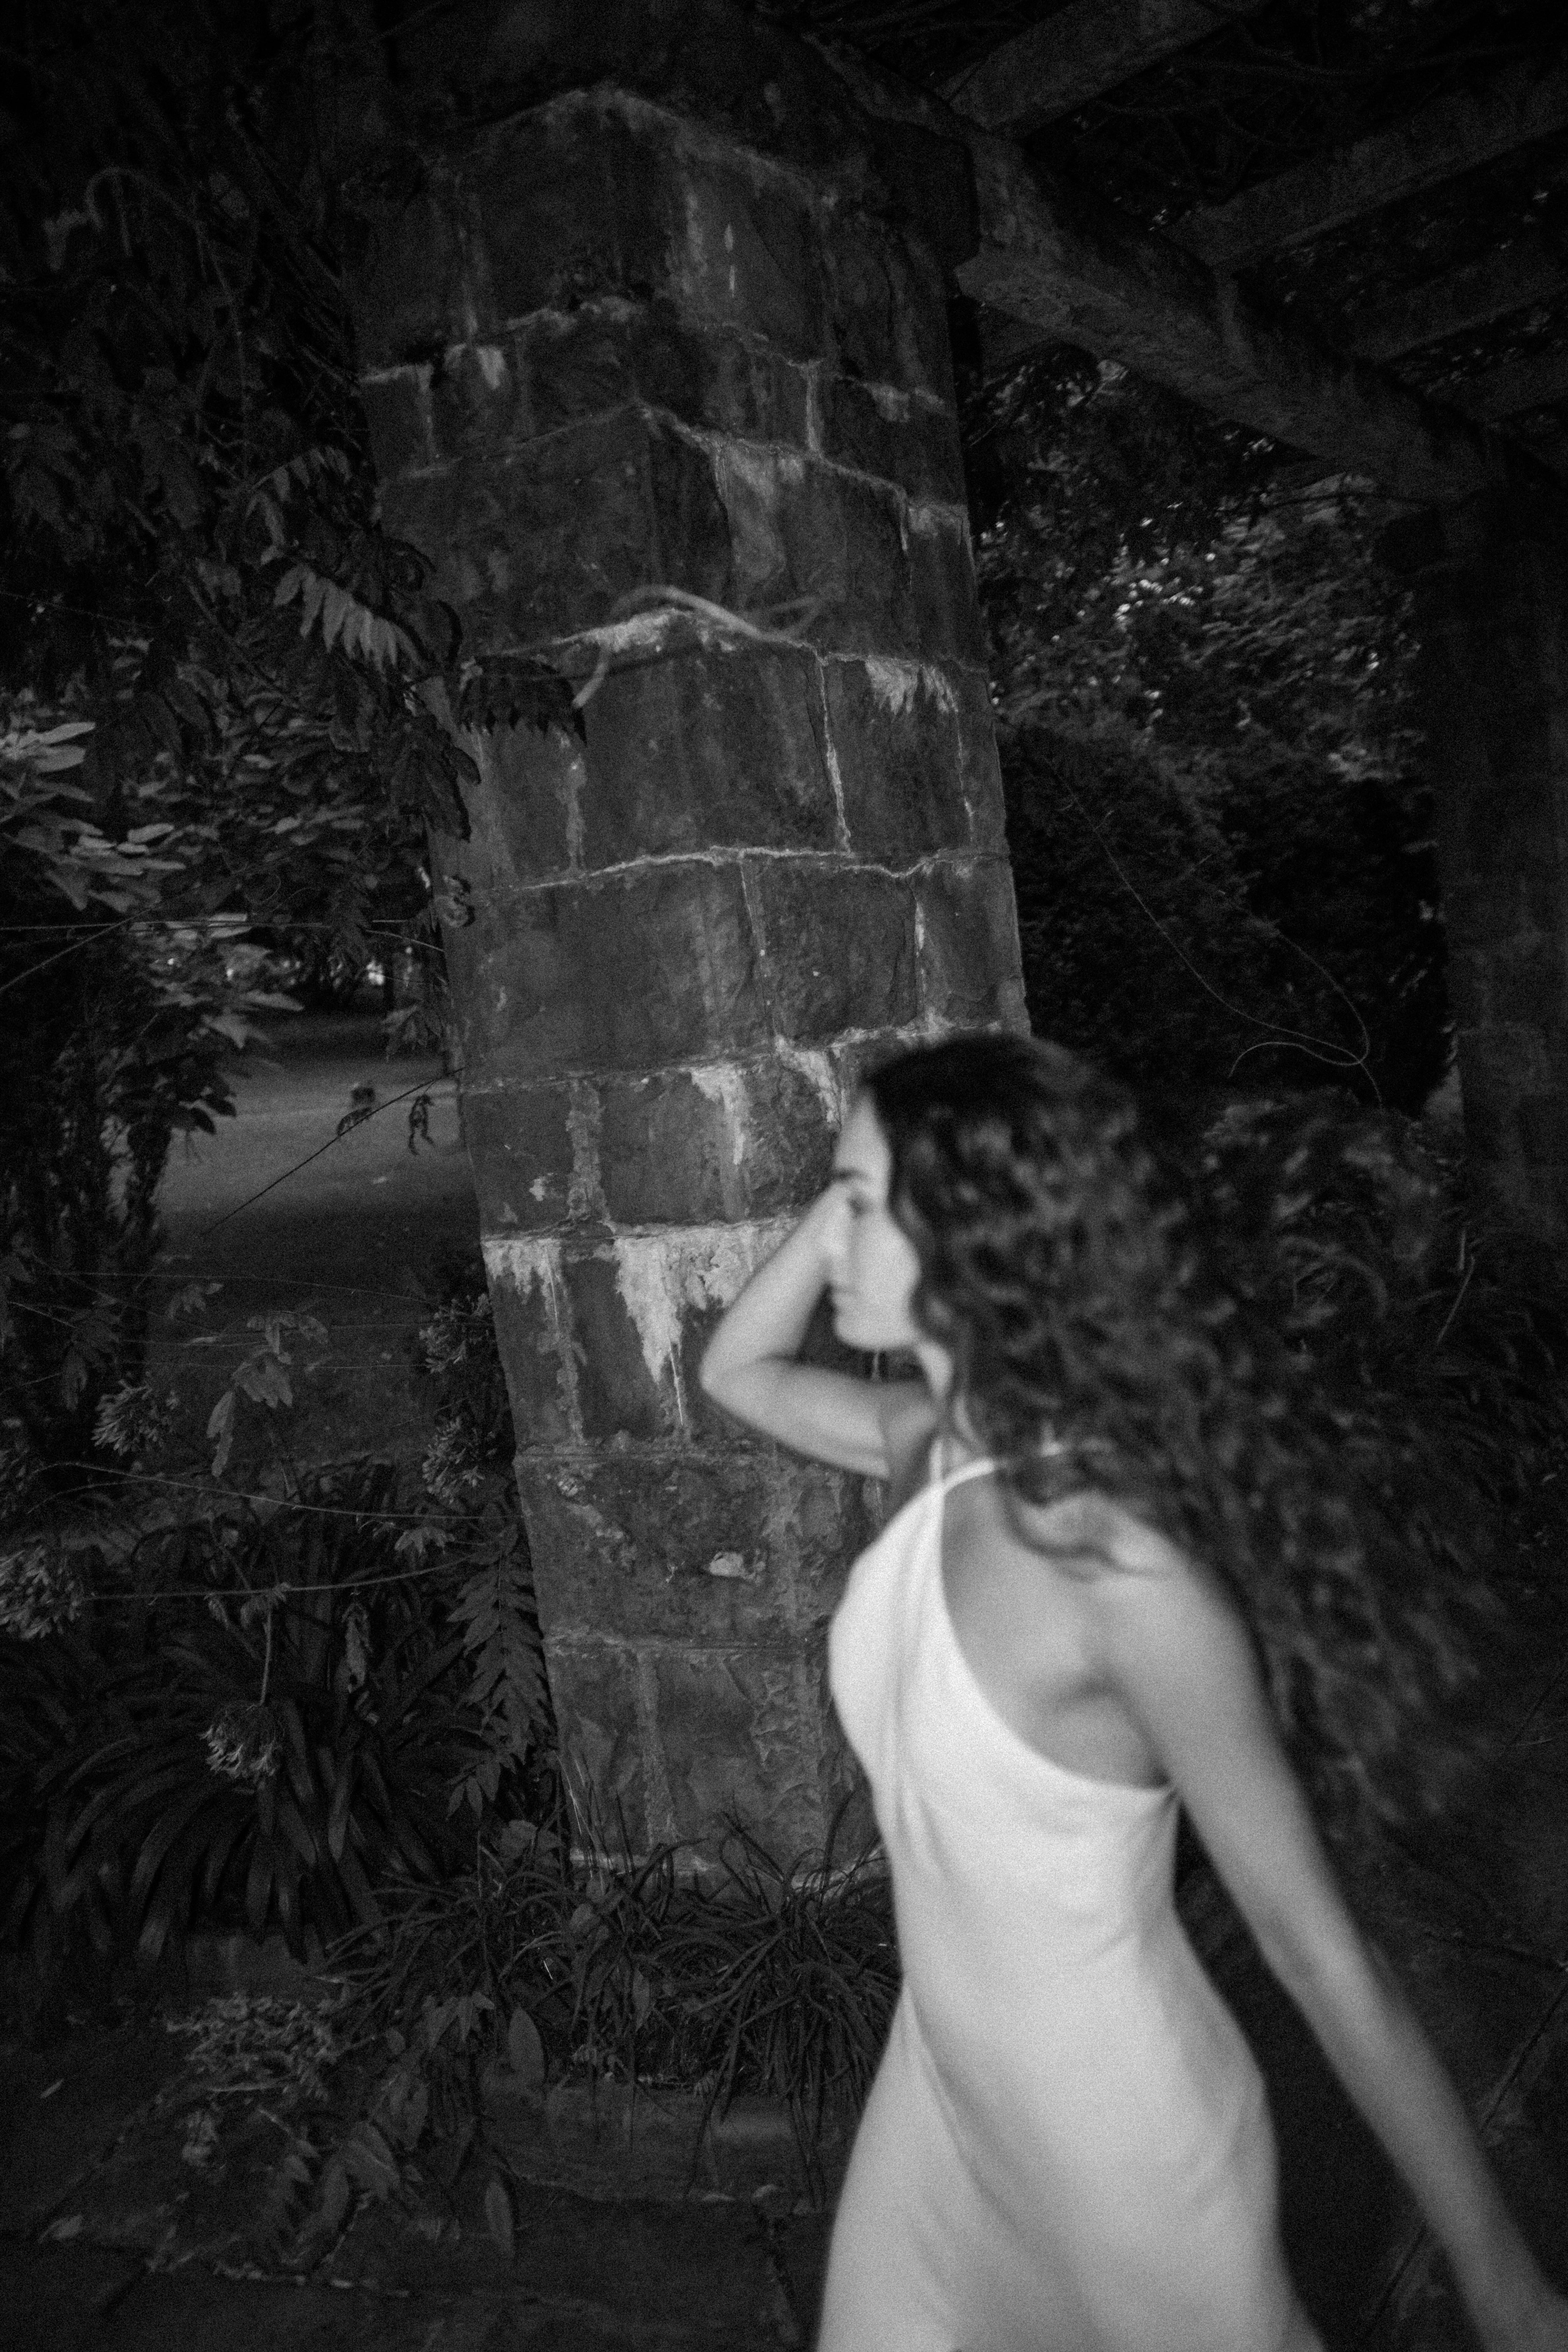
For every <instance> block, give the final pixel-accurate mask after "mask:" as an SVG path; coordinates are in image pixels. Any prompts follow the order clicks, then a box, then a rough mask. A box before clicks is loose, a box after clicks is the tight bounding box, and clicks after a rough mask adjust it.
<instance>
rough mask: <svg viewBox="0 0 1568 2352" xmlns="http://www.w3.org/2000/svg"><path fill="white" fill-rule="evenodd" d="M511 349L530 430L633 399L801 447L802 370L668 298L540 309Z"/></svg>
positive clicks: (748, 436)
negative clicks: (688, 315) (684, 312)
mask: <svg viewBox="0 0 1568 2352" xmlns="http://www.w3.org/2000/svg"><path fill="white" fill-rule="evenodd" d="M515 346H516V351H517V355H518V364H519V368H520V370H521V373H522V374H523V377H524V380H525V383H526V417H525V421H526V427H527V430H528V431H530V432H532V433H551V432H554V431H556V430H557V429H558V428H559V427H560V426H562V425H572V424H575V423H576V422H577V421H578V420H579V419H580V418H583V417H587V416H597V415H605V414H606V413H607V412H608V411H609V410H611V409H613V408H616V407H618V406H621V405H622V404H624V403H625V402H626V401H627V400H628V399H630V398H632V397H633V396H637V397H638V398H641V399H643V400H646V401H647V402H648V403H649V404H650V405H651V406H653V407H656V408H664V409H668V411H669V412H670V414H671V415H675V416H678V417H679V418H680V420H681V422H682V423H683V424H687V425H699V426H702V427H705V428H707V429H709V430H710V431H715V432H720V433H730V434H735V435H737V436H740V437H741V438H742V439H743V440H751V441H784V442H790V443H793V444H795V446H799V447H802V448H804V447H805V444H806V440H807V435H808V427H807V415H808V406H809V395H808V383H807V375H806V371H805V368H804V367H803V366H801V365H799V364H797V363H795V362H792V361H790V360H787V359H785V358H784V357H783V356H782V355H781V354H780V353H778V352H773V351H770V350H768V349H766V348H765V347H764V346H763V345H761V344H758V343H754V342H748V341H746V340H745V338H744V337H743V336H742V335H741V334H739V333H736V332H734V331H731V330H728V329H725V328H722V327H720V326H718V325H715V324H714V323H713V322H712V321H710V320H702V321H701V322H700V323H694V322H693V321H691V320H685V319H683V318H682V317H681V316H680V314H679V311H677V310H675V308H674V307H673V305H672V304H670V303H668V302H665V301H655V302H651V303H632V302H627V301H625V300H622V299H608V300H601V301H598V302H595V303H594V304H592V305H591V306H588V307H586V308H584V309H583V310H577V311H574V312H571V313H569V314H563V313H561V312H558V311H543V312H541V313H539V314H538V315H537V316H535V317H534V318H532V319H531V320H528V321H527V322H526V323H525V324H524V325H523V326H521V328H520V329H519V330H518V331H517V333H516V338H515Z"/></svg>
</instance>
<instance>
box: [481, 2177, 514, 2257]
mask: <svg viewBox="0 0 1568 2352" xmlns="http://www.w3.org/2000/svg"><path fill="white" fill-rule="evenodd" d="M485 2227H486V2229H487V2230H488V2231H489V2233H490V2237H491V2240H492V2242H494V2244H495V2246H496V2249H497V2251H498V2252H500V2256H501V2258H502V2260H503V2261H504V2262H509V2263H510V2261H511V2259H512V2257H513V2254H514V2253H515V2252H516V2249H517V2221H516V2217H515V2215H514V2214H513V2211H512V2203H511V2191H510V2189H509V2188H508V2187H507V2185H506V2182H505V2181H504V2180H503V2179H501V2177H500V2173H499V2172H497V2173H492V2174H491V2175H490V2179H489V2186H488V2188H487V2189H486V2190H485Z"/></svg>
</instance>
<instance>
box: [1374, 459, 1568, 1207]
mask: <svg viewBox="0 0 1568 2352" xmlns="http://www.w3.org/2000/svg"><path fill="white" fill-rule="evenodd" d="M1557 523H1558V519H1557V517H1556V515H1555V513H1554V512H1552V513H1543V512H1542V509H1540V508H1539V507H1538V506H1537V507H1532V506H1531V505H1530V504H1529V503H1528V502H1527V501H1526V499H1524V498H1523V497H1522V496H1519V495H1515V496H1513V497H1511V498H1498V499H1487V500H1479V501H1475V502H1473V503H1470V504H1467V505H1465V506H1461V507H1455V508H1449V509H1442V510H1440V511H1435V512H1432V513H1429V514H1426V515H1423V516H1420V517H1418V518H1414V519H1412V520H1410V521H1408V522H1405V523H1401V524H1399V525H1397V526H1396V527H1395V528H1394V530H1393V531H1391V532H1390V534H1389V537H1388V541H1387V545H1388V550H1389V552H1390V554H1391V556H1392V558H1393V561H1394V564H1395V566H1396V568H1397V569H1398V571H1399V572H1401V573H1402V575H1403V576H1404V577H1405V579H1406V580H1407V581H1408V582H1409V583H1410V584H1411V586H1412V588H1413V590H1414V592H1415V623H1416V629H1417V632H1418V635H1419V638H1420V645H1421V653H1420V660H1419V665H1418V671H1417V678H1418V694H1419V698H1420V716H1421V719H1422V720H1423V723H1424V725H1425V729H1426V758H1427V761H1428V764H1429V767H1430V770H1431V772H1432V776H1433V781H1434V784H1435V786H1436V799H1437V811H1438V858H1439V868H1440V872H1441V877H1442V884H1443V910H1444V918H1445V921H1446V923H1447V934H1448V955H1449V985H1450V991H1451V994H1452V998H1453V1003H1454V1011H1455V1016H1456V1021H1457V1024H1458V1052H1459V1077H1460V1085H1461V1087H1462V1090H1463V1097H1464V1108H1465V1134H1466V1142H1467V1147H1468V1157H1469V1160H1470V1164H1471V1168H1472V1171H1473V1174H1474V1176H1475V1178H1476V1180H1477V1182H1478V1187H1479V1192H1480V1194H1481V1197H1482V1198H1483V1200H1484V1201H1485V1202H1487V1203H1488V1205H1489V1208H1490V1211H1491V1213H1492V1214H1493V1215H1494V1216H1495V1217H1496V1219H1497V1220H1498V1222H1499V1223H1500V1225H1501V1226H1503V1227H1504V1228H1505V1229H1507V1230H1510V1231H1511V1232H1513V1233H1515V1234H1522V1235H1526V1236H1528V1237H1530V1238H1531V1239H1532V1240H1535V1241H1539V1242H1544V1243H1546V1244H1549V1245H1551V1246H1552V1247H1553V1248H1561V1247H1563V1245H1564V1244H1568V543H1565V542H1564V541H1563V535H1562V531H1561V528H1560V527H1554V526H1557Z"/></svg>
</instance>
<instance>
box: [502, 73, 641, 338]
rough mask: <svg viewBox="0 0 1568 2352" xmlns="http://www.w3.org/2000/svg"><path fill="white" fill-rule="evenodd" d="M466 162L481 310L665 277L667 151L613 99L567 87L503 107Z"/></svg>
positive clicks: (548, 303)
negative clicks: (559, 96)
mask: <svg viewBox="0 0 1568 2352" xmlns="http://www.w3.org/2000/svg"><path fill="white" fill-rule="evenodd" d="M468 168H469V173H470V175H471V180H472V184H473V189H474V201H475V207H476V212H477V216H478V221H479V236H480V237H481V239H482V242H483V249H484V256H485V261H486V264H487V268H488V274H489V301H490V319H491V320H494V321H496V322H506V321H509V320H518V319H522V318H526V317H527V316H528V315H529V314H530V313H531V311H535V310H572V309H574V308H575V307H576V306H577V305H578V304H579V303H582V302H584V301H586V300H590V299H592V298H593V297H594V296H595V295H600V294H608V293H618V294H626V295H630V296H645V295H647V294H649V293H651V292H653V291H654V290H655V289H657V288H658V287H661V286H663V285H664V284H665V283H666V282H667V281H668V277H669V274H670V269H671V266H672V261H673V257H674V252H675V247H676V241H677V239H678V237H679V232H680V227H681V224H682V215H683V212H684V205H683V202H682V195H683V190H682V184H681V170H680V165H679V159H678V158H677V156H676V154H675V153H674V151H673V148H669V149H668V150H666V151H665V152H660V150H659V148H658V145H657V144H656V142H654V141H653V140H651V139H649V138H647V137H646V136H640V135H639V134H638V133H637V131H635V130H634V129H633V128H632V126H631V125H629V124H628V123H627V122H626V121H625V120H624V118H623V117H622V116H621V115H620V114H618V113H617V112H616V110H614V109H613V108H611V107H605V106H602V105H599V104H596V103H595V101H594V100H591V99H584V98H578V97H572V98H566V99H563V100H556V101H555V102H554V103H553V104H552V105H549V106H545V107H541V108H538V109H536V110H534V111H532V112H531V113H528V114H522V115H513V116H512V117H511V119H510V121H504V122H498V123H495V124H492V125H491V126H490V127H489V128H488V129H486V130H485V131H481V132H480V133H479V136H478V138H477V139H476V141H475V142H474V147H473V152H472V160H471V163H470V164H469V167H468ZM487 323H489V322H488V321H486V320H483V319H481V321H480V327H481V331H484V328H485V326H486V324H487Z"/></svg>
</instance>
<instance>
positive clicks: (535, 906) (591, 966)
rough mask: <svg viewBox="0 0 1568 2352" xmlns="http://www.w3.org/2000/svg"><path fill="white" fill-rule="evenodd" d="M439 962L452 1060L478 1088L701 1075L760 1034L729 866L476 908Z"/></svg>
mask: <svg viewBox="0 0 1568 2352" xmlns="http://www.w3.org/2000/svg"><path fill="white" fill-rule="evenodd" d="M447 951H448V954H449V956H450V957H451V958H452V960H453V968H454V989H453V993H454V998H455V1001H456V1003H457V1004H458V1009H459V1020H460V1025H461V1034H462V1042H463V1051H464V1059H465V1062H466V1064H467V1066H468V1068H469V1070H470V1071H471V1073H472V1074H473V1076H474V1078H475V1079H476V1081H477V1082H478V1083H479V1084H481V1085H488V1084H491V1083H493V1082H494V1081H495V1080H497V1079H500V1078H506V1077H530V1076H557V1075H560V1074H562V1073H563V1072H565V1071H568V1070H580V1071H595V1070H637V1069H660V1068H663V1067H664V1066H666V1065H667V1064H669V1063H672V1062H682V1063H692V1062H707V1061H712V1060H715V1059H721V1058H725V1057H728V1056H730V1055H735V1054H743V1053H745V1052H746V1051H747V1050H748V1049H751V1048H755V1047H759V1046H761V1045H763V1043H764V1042H765V1041H766V1039H767V1038H768V1036H769V1035H770V1034H771V1025H770V1022H769V1017H768V1007H767V999H766V996H765V994H764V991H763V982H762V975H761V972H760V971H759V969H758V961H757V952H756V946H755V942H754V940H753V938H752V928H751V922H750V919H749V917H748V914H747V911H746V906H745V900H744V897H743V893H742V878H741V874H740V871H739V868H738V867H736V866H711V865H705V864H695V863H694V864H690V865H688V864H684V863H682V864H679V865H670V866H649V867H644V868H643V869H642V870H641V871H631V872H626V873H621V874H616V875H611V876H607V877H605V878H604V879H603V880H602V881H600V880H594V879H592V878H590V879H587V880H584V881H582V882H567V883H562V884H559V885H555V886H549V887H544V888H542V889H538V890H532V891H529V892H527V893H525V894H524V895H522V896H521V897H520V898H516V899H514V900H510V901H508V902H506V903H504V904H500V905H496V906H494V907H489V908H482V909H481V910H480V912H479V919H478V920H477V921H475V922H474V923H472V924H470V925H468V928H467V929H462V930H458V931H455V932H453V933H452V934H451V936H450V938H449V940H448V946H447Z"/></svg>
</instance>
